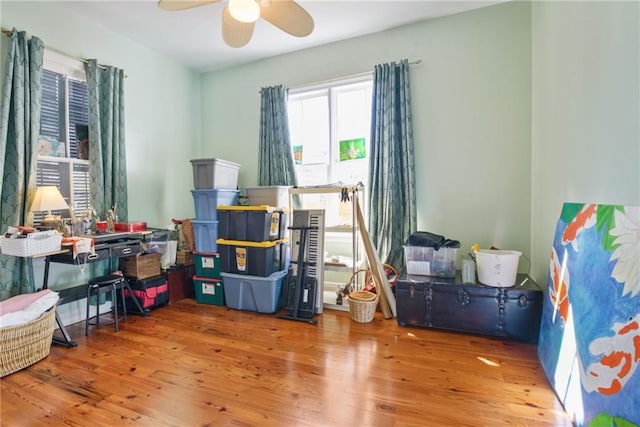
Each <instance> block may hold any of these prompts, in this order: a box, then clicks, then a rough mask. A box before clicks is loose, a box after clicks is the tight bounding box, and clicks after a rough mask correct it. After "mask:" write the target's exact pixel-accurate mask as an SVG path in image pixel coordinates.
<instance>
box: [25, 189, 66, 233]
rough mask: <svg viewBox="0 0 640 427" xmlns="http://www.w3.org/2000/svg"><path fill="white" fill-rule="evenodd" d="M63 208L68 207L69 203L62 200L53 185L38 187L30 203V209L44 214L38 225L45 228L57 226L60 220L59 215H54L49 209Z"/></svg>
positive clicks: (58, 191)
mask: <svg viewBox="0 0 640 427" xmlns="http://www.w3.org/2000/svg"><path fill="white" fill-rule="evenodd" d="M63 209H69V205H67V202H65V201H64V198H63V197H62V194H60V190H58V187H55V186H53V185H52V186H44V187H38V189H37V190H36V195H35V197H34V198H33V203H31V211H33V212H44V211H46V212H47V213H46V215H45V216H44V218H43V219H42V221H41V222H40V225H41V226H42V227H45V228H57V227H58V224H59V222H60V217H57V218H56V217H54V216H53V215H52V214H51V211H58V210H63Z"/></svg>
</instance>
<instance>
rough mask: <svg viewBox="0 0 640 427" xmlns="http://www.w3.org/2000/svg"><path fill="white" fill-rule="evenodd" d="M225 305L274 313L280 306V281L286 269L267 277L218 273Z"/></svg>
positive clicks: (282, 279)
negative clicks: (222, 287)
mask: <svg viewBox="0 0 640 427" xmlns="http://www.w3.org/2000/svg"><path fill="white" fill-rule="evenodd" d="M220 275H221V276H222V285H223V286H224V295H225V301H226V305H227V307H230V308H235V309H236V310H247V311H257V312H258V313H275V312H276V311H278V309H279V308H280V293H281V291H282V282H283V281H284V279H285V277H286V276H287V271H286V270H283V271H276V272H275V273H273V274H271V275H269V276H267V277H258V276H247V275H246V274H233V273H220Z"/></svg>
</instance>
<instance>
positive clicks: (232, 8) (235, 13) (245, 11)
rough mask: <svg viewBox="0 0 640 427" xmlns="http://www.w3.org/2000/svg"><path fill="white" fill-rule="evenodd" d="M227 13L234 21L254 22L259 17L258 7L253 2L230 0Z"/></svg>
mask: <svg viewBox="0 0 640 427" xmlns="http://www.w3.org/2000/svg"><path fill="white" fill-rule="evenodd" d="M229 13H230V14H231V16H232V17H233V19H235V20H236V21H240V22H246V23H249V22H256V21H257V20H258V18H259V17H260V6H259V5H258V2H256V1H255V0H230V1H229Z"/></svg>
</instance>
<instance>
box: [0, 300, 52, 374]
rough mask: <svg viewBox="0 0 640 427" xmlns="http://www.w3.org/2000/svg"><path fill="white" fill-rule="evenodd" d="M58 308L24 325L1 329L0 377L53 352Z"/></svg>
mask: <svg viewBox="0 0 640 427" xmlns="http://www.w3.org/2000/svg"><path fill="white" fill-rule="evenodd" d="M55 316H56V307H55V306H53V307H52V308H51V309H49V310H48V311H47V312H45V313H44V314H43V315H42V316H40V317H39V318H37V319H35V320H32V321H31V322H28V323H25V324H23V325H15V326H8V327H6V328H0V348H2V352H0V377H4V376H5V375H9V374H12V373H14V372H16V371H19V370H20V369H23V368H26V367H27V366H31V365H32V364H34V363H36V362H38V361H40V360H42V359H44V358H45V357H47V356H48V355H49V351H50V350H51V340H52V339H53V327H54V323H55Z"/></svg>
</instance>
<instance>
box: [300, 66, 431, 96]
mask: <svg viewBox="0 0 640 427" xmlns="http://www.w3.org/2000/svg"><path fill="white" fill-rule="evenodd" d="M418 64H422V59H416V60H415V61H411V62H409V65H418ZM371 73H373V70H371V71H365V72H364V73H358V74H351V75H349V76H344V77H336V78H334V79H327V80H322V81H319V82H312V83H305V84H302V85H299V86H293V87H291V88H290V90H294V91H295V90H297V89H302V88H305V87H309V86H319V85H324V84H327V83H333V82H336V81H339V80H346V79H356V78H358V77H364V76H368V75H369V74H371Z"/></svg>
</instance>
